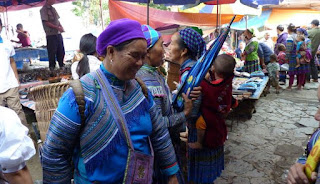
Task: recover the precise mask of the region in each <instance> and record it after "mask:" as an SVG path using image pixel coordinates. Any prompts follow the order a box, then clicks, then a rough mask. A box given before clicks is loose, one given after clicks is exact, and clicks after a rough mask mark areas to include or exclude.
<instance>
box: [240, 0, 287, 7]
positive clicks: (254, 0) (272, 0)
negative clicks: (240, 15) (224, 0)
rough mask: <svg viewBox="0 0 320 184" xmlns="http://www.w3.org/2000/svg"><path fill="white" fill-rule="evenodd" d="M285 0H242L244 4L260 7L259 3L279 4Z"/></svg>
mask: <svg viewBox="0 0 320 184" xmlns="http://www.w3.org/2000/svg"><path fill="white" fill-rule="evenodd" d="M282 1H283V0H240V2H241V3H242V4H244V5H247V6H250V7H253V8H258V6H259V5H279V4H280V2H282Z"/></svg>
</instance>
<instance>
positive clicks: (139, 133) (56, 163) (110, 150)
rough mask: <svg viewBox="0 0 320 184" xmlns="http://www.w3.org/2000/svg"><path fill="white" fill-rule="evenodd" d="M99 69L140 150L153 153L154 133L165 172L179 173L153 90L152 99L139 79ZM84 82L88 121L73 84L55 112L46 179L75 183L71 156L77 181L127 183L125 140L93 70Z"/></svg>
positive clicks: (46, 157) (45, 148)
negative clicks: (112, 92) (146, 96)
mask: <svg viewBox="0 0 320 184" xmlns="http://www.w3.org/2000/svg"><path fill="white" fill-rule="evenodd" d="M100 69H101V70H102V71H103V73H104V74H105V75H106V77H107V79H108V81H109V82H110V84H111V87H112V89H113V91H114V93H115V96H116V97H117V99H118V102H119V104H120V106H121V108H122V110H123V113H124V115H125V118H126V120H127V122H128V129H129V131H130V135H131V140H132V142H133V146H134V148H135V150H137V151H140V152H143V153H145V154H150V148H149V145H148V136H150V138H151V142H152V146H153V148H154V152H155V156H157V158H159V160H160V163H161V165H160V167H161V169H162V172H163V173H165V174H166V175H173V174H175V173H176V172H177V171H178V170H179V167H178V165H177V162H176V157H175V153H174V149H173V146H172V143H171V140H170V137H169V133H168V130H167V128H166V126H165V124H164V121H163V118H161V114H160V113H159V111H158V108H157V106H156V104H155V103H154V101H153V98H152V95H151V94H149V97H150V98H149V99H146V98H145V97H144V95H143V93H142V91H141V87H140V85H139V84H138V83H137V82H136V81H135V80H130V81H125V82H124V81H120V80H118V79H117V78H116V77H115V76H114V75H112V74H111V73H109V72H108V71H107V70H106V69H105V68H104V66H103V65H101V66H100ZM81 83H82V85H83V88H84V94H85V101H86V109H85V116H86V120H85V124H84V126H83V127H82V128H81V118H80V114H79V110H78V105H77V103H76V100H75V95H74V93H73V91H72V89H69V90H67V91H66V92H65V94H64V95H63V96H62V98H61V100H60V102H59V105H58V108H57V110H56V112H55V114H54V115H53V117H52V120H51V124H50V127H49V130H48V134H47V139H46V141H45V143H44V146H43V148H42V154H41V156H42V157H41V161H42V166H43V179H44V183H70V179H71V177H72V166H71V158H72V157H73V163H74V168H75V172H74V173H75V174H74V179H75V182H76V183H81V184H83V183H92V182H94V181H96V182H100V183H122V180H123V176H124V173H125V167H126V161H127V154H128V147H127V145H126V142H125V140H124V139H123V138H122V136H121V135H120V131H119V130H118V128H117V125H116V123H115V121H114V119H113V117H112V115H111V114H110V111H109V109H108V107H107V105H106V103H105V102H104V99H103V95H102V93H101V90H100V89H101V87H100V86H99V85H98V84H97V82H96V80H95V79H94V78H93V76H92V74H87V75H85V76H84V77H82V78H81Z"/></svg>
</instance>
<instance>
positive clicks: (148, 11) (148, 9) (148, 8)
mask: <svg viewBox="0 0 320 184" xmlns="http://www.w3.org/2000/svg"><path fill="white" fill-rule="evenodd" d="M149 16H150V0H148V3H147V25H149V19H150V17H149Z"/></svg>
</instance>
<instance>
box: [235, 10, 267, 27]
mask: <svg viewBox="0 0 320 184" xmlns="http://www.w3.org/2000/svg"><path fill="white" fill-rule="evenodd" d="M271 12H272V10H266V11H263V12H262V13H261V15H260V16H254V17H251V16H249V17H248V25H247V26H248V28H250V27H256V28H259V27H263V26H264V25H265V23H266V21H267V20H268V19H269V17H270V14H271ZM231 29H236V30H245V29H246V18H245V17H244V18H242V19H241V21H239V22H235V23H233V24H232V26H231Z"/></svg>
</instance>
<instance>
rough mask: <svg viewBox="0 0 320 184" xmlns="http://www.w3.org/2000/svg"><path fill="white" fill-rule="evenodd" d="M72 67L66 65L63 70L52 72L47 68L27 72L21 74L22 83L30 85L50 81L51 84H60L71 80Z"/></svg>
mask: <svg viewBox="0 0 320 184" xmlns="http://www.w3.org/2000/svg"><path fill="white" fill-rule="evenodd" d="M71 76H72V75H71V69H70V65H66V66H65V67H64V68H63V69H56V70H54V71H52V72H50V71H49V70H48V69H46V68H38V69H33V70H30V71H26V72H19V80H20V83H28V82H34V81H49V82H50V83H54V82H60V81H61V80H62V81H63V80H69V79H71Z"/></svg>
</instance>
